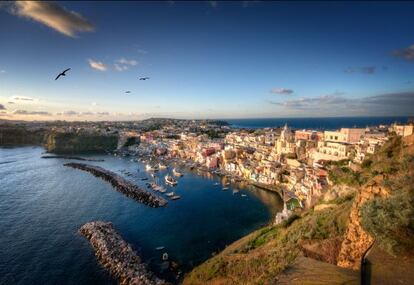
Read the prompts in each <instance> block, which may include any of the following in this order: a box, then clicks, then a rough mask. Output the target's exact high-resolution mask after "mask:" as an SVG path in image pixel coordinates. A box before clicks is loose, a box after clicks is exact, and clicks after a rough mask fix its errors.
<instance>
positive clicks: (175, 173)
mask: <svg viewBox="0 0 414 285" xmlns="http://www.w3.org/2000/svg"><path fill="white" fill-rule="evenodd" d="M173 174H174V175H175V176H178V177H181V176H183V174H182V173H181V172H179V171H177V170H176V169H175V168H174V169H173Z"/></svg>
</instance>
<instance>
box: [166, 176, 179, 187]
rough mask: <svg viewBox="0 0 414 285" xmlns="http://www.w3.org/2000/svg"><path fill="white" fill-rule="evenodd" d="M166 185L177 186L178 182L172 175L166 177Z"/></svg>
mask: <svg viewBox="0 0 414 285" xmlns="http://www.w3.org/2000/svg"><path fill="white" fill-rule="evenodd" d="M165 183H167V184H169V185H172V186H174V185H177V180H175V179H174V178H173V177H172V176H170V175H165Z"/></svg>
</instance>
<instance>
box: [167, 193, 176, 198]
mask: <svg viewBox="0 0 414 285" xmlns="http://www.w3.org/2000/svg"><path fill="white" fill-rule="evenodd" d="M165 195H167V196H168V197H172V196H174V195H175V194H174V192H169V193H167V194H165Z"/></svg>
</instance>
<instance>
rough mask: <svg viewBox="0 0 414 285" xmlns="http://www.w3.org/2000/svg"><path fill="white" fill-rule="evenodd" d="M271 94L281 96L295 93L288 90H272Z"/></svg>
mask: <svg viewBox="0 0 414 285" xmlns="http://www.w3.org/2000/svg"><path fill="white" fill-rule="evenodd" d="M270 93H273V94H280V95H290V94H292V93H293V90H292V89H286V88H272V90H270Z"/></svg>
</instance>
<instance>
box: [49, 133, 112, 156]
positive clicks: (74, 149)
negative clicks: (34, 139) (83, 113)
mask: <svg viewBox="0 0 414 285" xmlns="http://www.w3.org/2000/svg"><path fill="white" fill-rule="evenodd" d="M117 145H118V135H103V134H89V133H75V132H51V133H49V134H48V136H47V142H46V148H47V151H48V152H53V153H58V154H74V153H82V152H105V151H113V150H115V149H116V147H117Z"/></svg>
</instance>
